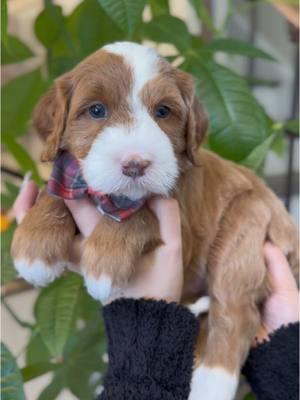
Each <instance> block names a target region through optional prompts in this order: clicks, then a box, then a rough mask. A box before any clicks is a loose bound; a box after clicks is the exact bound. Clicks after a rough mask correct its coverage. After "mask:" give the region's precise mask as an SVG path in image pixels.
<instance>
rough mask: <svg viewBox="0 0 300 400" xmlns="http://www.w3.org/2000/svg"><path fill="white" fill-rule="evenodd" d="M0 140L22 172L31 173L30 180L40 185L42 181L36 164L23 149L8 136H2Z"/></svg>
mask: <svg viewBox="0 0 300 400" xmlns="http://www.w3.org/2000/svg"><path fill="white" fill-rule="evenodd" d="M2 140H3V143H4V144H5V147H6V149H7V150H8V151H9V152H10V154H11V155H12V156H13V157H14V159H15V160H16V161H17V163H18V164H19V166H20V167H21V169H22V171H23V172H24V173H25V172H28V171H31V172H32V179H33V180H35V181H36V183H37V184H39V185H41V184H42V183H43V181H42V179H41V177H40V175H39V172H38V169H37V166H36V163H35V162H34V160H33V159H32V158H31V156H30V155H29V154H28V152H27V151H26V150H25V149H24V147H23V146H22V145H20V144H19V143H18V142H17V141H16V140H15V139H14V138H13V137H9V136H8V135H3V136H2Z"/></svg>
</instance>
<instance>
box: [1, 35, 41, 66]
mask: <svg viewBox="0 0 300 400" xmlns="http://www.w3.org/2000/svg"><path fill="white" fill-rule="evenodd" d="M1 55H2V57H1V63H2V64H12V63H18V62H21V61H24V60H27V59H28V58H30V57H33V55H34V54H33V53H32V51H31V50H30V48H29V47H28V46H27V45H26V44H25V43H23V42H22V41H21V40H20V39H18V38H17V37H15V36H11V35H8V37H7V41H6V44H4V43H1Z"/></svg>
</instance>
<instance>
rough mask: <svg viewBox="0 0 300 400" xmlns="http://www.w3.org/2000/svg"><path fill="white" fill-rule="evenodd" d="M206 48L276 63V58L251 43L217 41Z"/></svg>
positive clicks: (230, 40) (235, 40)
mask: <svg viewBox="0 0 300 400" xmlns="http://www.w3.org/2000/svg"><path fill="white" fill-rule="evenodd" d="M205 47H206V48H207V49H209V50H211V51H214V52H221V53H230V54H238V55H242V56H247V57H253V58H264V59H265V60H270V61H275V59H274V57H273V56H271V55H270V54H269V53H267V52H265V51H264V50H261V49H258V48H257V47H255V46H253V45H252V44H251V43H247V42H243V41H241V40H238V39H232V38H220V39H215V40H213V41H212V42H210V43H208V44H207V45H206V46H205Z"/></svg>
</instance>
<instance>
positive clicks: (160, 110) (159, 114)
mask: <svg viewBox="0 0 300 400" xmlns="http://www.w3.org/2000/svg"><path fill="white" fill-rule="evenodd" d="M170 112H171V110H170V109H169V107H168V106H162V105H161V106H158V107H157V108H156V110H155V117H156V118H167V116H168V115H169V114H170Z"/></svg>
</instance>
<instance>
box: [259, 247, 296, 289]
mask: <svg viewBox="0 0 300 400" xmlns="http://www.w3.org/2000/svg"><path fill="white" fill-rule="evenodd" d="M264 257H265V262H266V267H267V270H268V274H269V276H270V279H271V282H272V286H273V291H274V293H282V292H286V291H290V290H295V289H297V287H296V282H295V279H294V277H293V274H292V272H291V269H290V266H289V264H288V261H287V259H286V257H285V255H284V254H283V252H282V251H281V250H280V249H279V247H277V246H274V245H273V244H271V243H266V244H265V245H264Z"/></svg>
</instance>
